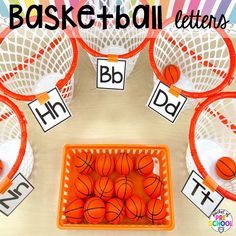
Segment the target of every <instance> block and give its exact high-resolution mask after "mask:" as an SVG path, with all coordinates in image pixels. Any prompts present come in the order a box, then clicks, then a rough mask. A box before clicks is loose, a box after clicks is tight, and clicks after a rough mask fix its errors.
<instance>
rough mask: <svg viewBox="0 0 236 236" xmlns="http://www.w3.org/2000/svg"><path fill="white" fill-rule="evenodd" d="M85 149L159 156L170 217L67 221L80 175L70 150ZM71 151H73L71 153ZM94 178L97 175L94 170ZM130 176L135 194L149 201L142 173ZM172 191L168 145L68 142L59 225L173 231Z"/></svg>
mask: <svg viewBox="0 0 236 236" xmlns="http://www.w3.org/2000/svg"><path fill="white" fill-rule="evenodd" d="M75 150H76V151H79V152H81V151H84V152H91V153H93V154H95V155H97V154H100V153H109V154H111V155H112V156H114V157H115V156H116V155H117V154H119V153H121V152H127V153H130V154H131V156H133V157H135V155H138V154H142V153H145V154H151V155H152V156H153V157H154V158H156V159H157V163H158V169H159V175H160V178H161V179H162V181H163V186H164V187H163V189H164V191H162V195H161V198H162V199H163V200H164V202H165V206H166V211H167V216H166V218H165V219H163V220H162V221H161V223H160V224H152V223H151V222H150V221H149V220H148V219H147V218H146V217H144V218H143V219H142V220H140V221H139V222H133V221H131V220H129V219H128V218H127V217H125V219H124V220H123V222H122V223H121V224H118V225H113V224H108V223H106V221H105V220H104V221H103V222H102V223H100V224H96V225H93V224H88V223H85V222H84V223H81V224H71V223H69V222H67V220H66V217H65V215H64V211H65V206H66V204H67V202H68V201H69V200H70V198H73V197H74V191H73V187H72V186H73V183H74V179H75V178H76V176H77V175H78V172H77V170H76V168H75V165H74V157H75V156H74V155H73V156H70V154H69V151H75ZM70 153H71V152H70ZM91 175H92V176H93V177H96V176H97V174H96V173H95V171H94V172H92V174H91ZM117 175H118V174H117V173H116V172H114V173H113V174H112V175H111V176H110V178H111V179H114V178H116V177H117ZM129 177H130V178H131V179H133V180H134V182H135V189H134V194H138V195H139V196H142V198H144V199H145V200H146V201H147V200H148V199H149V197H148V196H147V195H146V194H145V193H144V191H143V186H142V184H143V178H144V177H143V176H140V175H138V174H137V173H135V171H133V172H132V173H131V174H130V175H129ZM173 208H174V207H173V194H172V184H171V169H170V157H169V149H168V147H167V146H142V145H66V146H65V148H64V154H63V163H62V172H61V186H60V194H59V204H58V217H57V225H58V227H59V228H60V229H66V230H88V229H96V230H98V229H100V230H172V229H173V228H174V209H173Z"/></svg>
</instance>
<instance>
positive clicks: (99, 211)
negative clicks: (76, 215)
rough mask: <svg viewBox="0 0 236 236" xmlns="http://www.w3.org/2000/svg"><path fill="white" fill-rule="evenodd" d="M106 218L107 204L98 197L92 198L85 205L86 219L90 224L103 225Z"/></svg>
mask: <svg viewBox="0 0 236 236" xmlns="http://www.w3.org/2000/svg"><path fill="white" fill-rule="evenodd" d="M104 216H105V204H104V202H103V201H102V200H101V199H100V198H98V197H92V198H90V199H88V200H87V202H86V203H85V205H84V218H85V219H86V221H87V222H88V223H90V224H98V223H101V222H102V220H103V219H104Z"/></svg>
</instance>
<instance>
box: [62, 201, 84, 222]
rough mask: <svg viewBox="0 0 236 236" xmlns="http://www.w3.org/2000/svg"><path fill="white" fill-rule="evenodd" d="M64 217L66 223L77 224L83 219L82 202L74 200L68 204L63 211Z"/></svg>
mask: <svg viewBox="0 0 236 236" xmlns="http://www.w3.org/2000/svg"><path fill="white" fill-rule="evenodd" d="M65 216H66V219H67V220H68V222H70V223H72V224H79V223H81V222H82V221H83V218H84V202H83V200H81V199H74V200H72V201H71V202H69V203H68V205H67V206H66V209H65Z"/></svg>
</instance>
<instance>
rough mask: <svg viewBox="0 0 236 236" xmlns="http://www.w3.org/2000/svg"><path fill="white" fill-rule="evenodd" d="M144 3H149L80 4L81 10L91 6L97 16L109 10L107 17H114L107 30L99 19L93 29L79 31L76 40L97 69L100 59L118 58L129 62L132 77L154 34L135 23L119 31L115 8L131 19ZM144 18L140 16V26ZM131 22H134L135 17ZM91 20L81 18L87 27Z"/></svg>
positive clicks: (139, 0)
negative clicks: (104, 9)
mask: <svg viewBox="0 0 236 236" xmlns="http://www.w3.org/2000/svg"><path fill="white" fill-rule="evenodd" d="M145 3H146V1H143V0H137V1H133V0H121V1H117V0H101V1H93V0H84V1H81V2H80V6H79V8H80V7H81V6H83V5H90V6H92V7H93V8H94V12H95V14H96V15H97V14H100V13H101V12H102V6H105V7H107V13H109V14H113V15H114V18H109V19H108V20H107V29H103V28H102V21H101V20H100V19H95V24H94V26H93V27H92V28H90V29H83V28H81V27H79V28H76V36H77V38H78V40H79V42H80V44H81V45H82V47H83V48H84V49H85V50H86V51H87V52H88V55H89V57H90V60H91V62H92V64H93V66H94V68H96V64H97V57H104V58H108V57H109V55H116V56H118V57H119V58H123V59H126V60H127V66H126V77H128V76H129V75H130V73H131V72H132V71H133V68H134V66H135V64H136V61H137V59H138V57H139V52H140V51H141V50H142V49H143V48H144V46H145V45H146V44H147V43H148V40H149V36H150V34H151V30H150V29H144V28H142V29H137V28H136V27H134V25H133V23H132V20H131V24H130V26H129V27H127V28H125V29H116V26H115V23H114V22H115V13H116V7H117V6H120V8H121V11H122V13H126V14H127V15H128V16H132V15H133V12H134V8H135V7H136V6H138V5H140V4H145ZM140 12H141V11H140ZM143 17H144V16H143V14H141V13H140V14H139V15H138V16H137V21H138V22H140V21H141V20H142V19H143ZM130 18H131V19H132V17H130ZM90 20H91V18H90V16H83V17H82V21H83V22H84V24H86V23H88V22H89V21H90Z"/></svg>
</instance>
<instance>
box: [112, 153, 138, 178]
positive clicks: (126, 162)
mask: <svg viewBox="0 0 236 236" xmlns="http://www.w3.org/2000/svg"><path fill="white" fill-rule="evenodd" d="M133 166H134V164H133V159H132V158H131V157H130V156H129V154H127V153H126V152H124V153H120V154H119V156H118V157H117V159H116V171H117V172H118V173H119V174H120V175H128V174H129V173H130V172H131V171H132V170H133Z"/></svg>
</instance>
